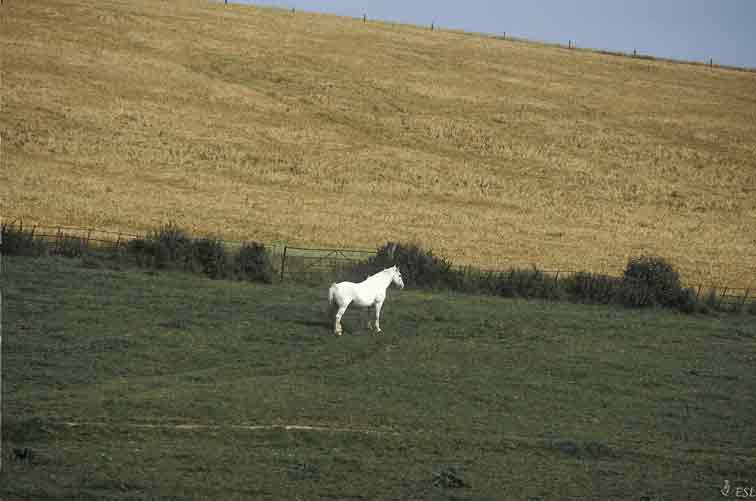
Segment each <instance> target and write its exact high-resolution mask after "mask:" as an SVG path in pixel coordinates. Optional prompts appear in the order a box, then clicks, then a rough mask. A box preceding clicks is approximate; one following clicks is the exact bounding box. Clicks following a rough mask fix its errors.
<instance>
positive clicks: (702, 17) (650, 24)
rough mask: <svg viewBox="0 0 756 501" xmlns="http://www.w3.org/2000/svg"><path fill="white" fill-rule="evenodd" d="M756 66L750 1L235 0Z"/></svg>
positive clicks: (755, 9)
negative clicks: (454, 0) (452, 0)
mask: <svg viewBox="0 0 756 501" xmlns="http://www.w3.org/2000/svg"><path fill="white" fill-rule="evenodd" d="M236 1H238V2H239V3H251V4H257V5H266V6H275V7H284V8H288V9H291V8H296V9H297V10H303V11H311V12H324V13H330V14H337V15H341V16H351V17H362V15H363V14H366V15H367V16H368V18H369V19H379V20H384V21H394V22H400V23H408V24H418V25H424V26H430V24H431V22H433V23H434V24H435V25H436V26H439V27H441V28H449V29H461V30H465V31H473V32H478V33H490V34H494V35H501V34H503V33H505V32H506V34H507V36H510V35H512V36H514V37H518V38H525V39H528V40H533V41H539V42H556V43H563V44H565V45H566V44H567V43H568V40H572V41H573V43H576V44H577V46H578V47H585V48H592V49H600V50H610V51H619V52H626V53H632V52H633V50H634V49H635V50H637V51H638V53H639V54H644V55H650V56H655V57H664V58H671V59H681V60H686V61H697V62H707V63H708V62H709V60H710V59H713V60H714V63H715V64H722V65H728V66H740V67H748V68H756V0H633V1H627V0H625V1H623V0H537V1H536V0H533V1H531V0H517V1H515V0H498V1H495V0H465V1H456V2H451V1H447V2H443V1H438V0H435V1H431V0H414V1H413V0H381V1H369V0H262V1H252V0H236Z"/></svg>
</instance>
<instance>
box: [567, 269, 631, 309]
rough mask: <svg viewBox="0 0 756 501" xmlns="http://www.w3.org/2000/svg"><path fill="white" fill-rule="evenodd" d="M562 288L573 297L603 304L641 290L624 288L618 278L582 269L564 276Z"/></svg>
mask: <svg viewBox="0 0 756 501" xmlns="http://www.w3.org/2000/svg"><path fill="white" fill-rule="evenodd" d="M563 288H564V290H565V291H566V292H567V294H569V295H570V296H572V297H573V298H575V299H579V300H587V301H590V302H594V303H603V304H608V303H612V302H617V301H618V300H619V299H620V298H622V297H623V296H624V295H634V294H640V293H641V292H642V291H636V290H627V289H625V287H624V284H623V281H622V279H620V278H617V277H610V276H607V275H596V274H593V273H587V272H583V271H581V272H578V273H575V274H574V275H572V276H570V277H567V278H565V279H564V285H563ZM620 302H621V301H620Z"/></svg>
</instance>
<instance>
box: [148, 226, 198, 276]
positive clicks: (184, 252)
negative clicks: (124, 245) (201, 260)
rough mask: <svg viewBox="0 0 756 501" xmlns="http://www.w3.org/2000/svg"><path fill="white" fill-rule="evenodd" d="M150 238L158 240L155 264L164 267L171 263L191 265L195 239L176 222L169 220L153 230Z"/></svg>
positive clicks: (155, 249)
mask: <svg viewBox="0 0 756 501" xmlns="http://www.w3.org/2000/svg"><path fill="white" fill-rule="evenodd" d="M148 238H150V239H151V240H153V241H155V242H156V246H155V247H154V251H155V260H156V262H155V264H156V266H157V267H158V268H163V267H166V266H168V265H169V264H171V263H172V264H179V265H185V266H186V265H191V261H192V258H193V257H194V255H193V244H194V241H193V239H192V238H191V237H190V236H189V233H188V232H187V231H186V230H184V229H182V228H180V227H179V226H178V225H177V224H176V223H174V222H169V223H167V224H164V225H163V226H161V227H160V229H159V230H157V231H156V232H153V233H152V234H151V235H150V236H149V237H148Z"/></svg>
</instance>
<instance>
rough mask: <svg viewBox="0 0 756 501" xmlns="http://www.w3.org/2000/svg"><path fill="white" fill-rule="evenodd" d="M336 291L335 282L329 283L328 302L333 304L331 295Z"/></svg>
mask: <svg viewBox="0 0 756 501" xmlns="http://www.w3.org/2000/svg"><path fill="white" fill-rule="evenodd" d="M335 293H336V282H334V283H332V284H331V288H330V289H328V304H333V295H334V294H335Z"/></svg>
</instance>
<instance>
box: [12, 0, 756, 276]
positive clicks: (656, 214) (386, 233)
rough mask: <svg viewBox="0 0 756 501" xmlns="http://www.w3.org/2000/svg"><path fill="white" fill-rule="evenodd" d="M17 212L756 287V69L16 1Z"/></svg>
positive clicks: (161, 9) (303, 16) (282, 15)
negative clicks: (629, 270) (403, 244)
mask: <svg viewBox="0 0 756 501" xmlns="http://www.w3.org/2000/svg"><path fill="white" fill-rule="evenodd" d="M0 16H2V32H0V42H1V45H2V47H1V48H0V50H1V51H2V61H0V64H1V69H2V114H0V127H2V167H1V170H0V197H2V216H3V217H4V219H5V220H8V219H13V218H17V217H23V218H24V221H25V222H26V223H29V224H31V223H33V222H39V223H55V224H68V225H78V226H94V227H97V228H100V229H114V230H121V231H129V230H131V231H144V230H147V229H153V228H155V227H156V226H158V225H159V224H161V223H163V222H166V221H168V220H174V221H176V222H178V223H179V224H182V225H183V226H185V227H186V228H188V229H190V230H192V231H194V232H195V233H197V234H213V235H218V236H221V237H224V238H228V239H256V240H259V241H263V242H274V241H275V242H288V243H289V244H302V245H318V246H345V247H362V248H371V247H374V246H377V245H379V244H382V243H384V242H386V241H387V240H392V239H398V240H417V241H420V242H422V243H423V244H424V245H425V246H427V247H430V248H432V249H433V250H434V251H436V252H438V253H441V254H443V255H446V256H448V257H450V258H452V259H453V260H454V262H455V263H459V264H477V265H481V266H484V267H505V266H509V265H512V264H514V265H529V264H532V263H535V264H538V265H539V266H541V267H545V268H547V269H556V268H560V269H587V270H593V271H607V272H612V273H616V272H619V271H620V270H621V269H622V268H623V267H624V264H625V263H626V260H627V257H628V256H631V255H637V254H639V253H641V252H651V253H657V254H660V255H662V256H665V257H668V258H669V259H671V260H672V262H673V263H674V264H675V265H676V266H677V267H678V269H679V270H680V271H681V272H682V275H683V279H684V281H686V282H688V283H704V284H722V285H729V286H733V287H735V286H739V287H749V286H753V285H755V283H756V280H754V277H756V141H755V140H754V138H756V73H754V72H748V71H736V70H731V69H723V68H709V67H707V66H704V65H692V64H677V63H672V62H666V61H655V60H647V59H632V58H625V57H616V56H610V55H604V54H599V53H595V52H590V51H584V50H567V49H564V48H560V47H555V46H547V45H542V44H536V43H529V42H521V41H504V40H499V39H494V38H490V37H483V36H478V35H471V34H464V33H458V32H448V31H443V30H441V31H434V32H431V31H430V30H428V29H427V28H422V27H412V26H405V25H398V24H390V23H377V22H368V23H366V24H365V23H363V22H362V20H361V19H359V20H358V19H351V18H339V17H334V16H325V15H315V14H308V13H303V12H296V13H292V12H290V11H287V10H277V9H269V8H256V7H252V6H238V5H229V6H223V5H222V4H217V3H210V2H187V1H179V2H164V1H143V0H136V1H114V0H106V1H102V2H98V3H97V4H96V5H94V4H92V3H91V2H84V1H80V0H62V1H53V0H40V1H35V2H22V1H19V0H16V1H14V0H10V1H7V2H4V4H3V5H2V6H1V7H0Z"/></svg>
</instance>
